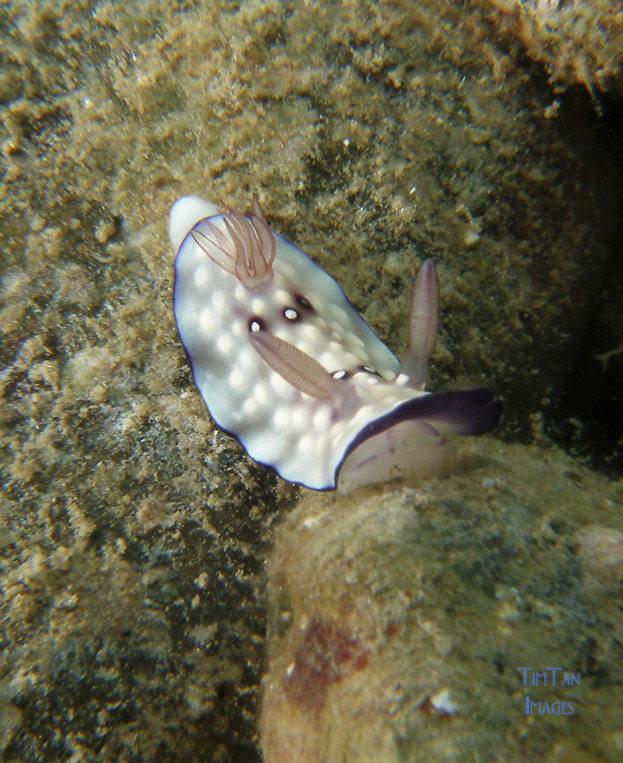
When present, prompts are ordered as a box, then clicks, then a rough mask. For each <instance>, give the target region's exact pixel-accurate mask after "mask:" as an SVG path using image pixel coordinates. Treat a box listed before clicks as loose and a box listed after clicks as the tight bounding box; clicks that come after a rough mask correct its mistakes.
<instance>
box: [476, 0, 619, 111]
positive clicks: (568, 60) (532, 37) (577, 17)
mask: <svg viewBox="0 0 623 763" xmlns="http://www.w3.org/2000/svg"><path fill="white" fill-rule="evenodd" d="M488 2H490V3H491V5H492V6H493V7H494V8H495V9H496V11H497V12H498V14H499V21H500V24H501V26H502V28H504V29H508V30H509V31H510V32H511V33H512V34H514V35H515V36H516V37H517V38H518V39H519V40H521V42H522V43H523V45H524V46H525V48H526V51H527V53H528V55H529V56H530V57H531V58H534V59H535V60H536V61H540V62H541V63H542V64H544V65H545V67H546V69H547V72H548V74H549V78H550V80H551V81H552V82H553V83H557V84H565V85H573V84H577V83H579V84H581V85H583V86H584V87H586V88H587V90H588V91H589V92H590V93H591V95H592V97H593V98H594V99H595V101H596V104H597V106H599V100H598V95H597V91H601V92H607V91H609V90H613V91H614V92H616V93H618V94H619V95H621V94H623V7H622V6H621V3H620V2H618V1H617V0H569V2H559V1H558V0H527V2H526V0H488Z"/></svg>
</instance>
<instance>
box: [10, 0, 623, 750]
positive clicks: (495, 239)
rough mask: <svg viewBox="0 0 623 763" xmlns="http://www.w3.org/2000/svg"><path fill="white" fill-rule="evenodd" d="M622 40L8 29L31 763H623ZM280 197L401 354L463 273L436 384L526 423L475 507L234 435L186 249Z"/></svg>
mask: <svg viewBox="0 0 623 763" xmlns="http://www.w3.org/2000/svg"><path fill="white" fill-rule="evenodd" d="M622 29H623V11H622V10H621V6H620V3H614V2H601V1H599V2H591V3H588V2H581V1H580V0H574V1H573V2H564V3H562V2H561V3H556V2H519V1H518V0H517V2H515V1H514V0H503V1H502V0H495V1H492V2H487V1H486V0H480V1H478V0H474V1H473V2H472V1H467V0H466V1H465V2H461V1H459V0H455V1H454V2H450V0H434V1H433V0H417V1H414V0H395V1H392V2H381V0H376V1H372V0H370V1H368V2H367V1H363V2H354V1H352V2H351V1H350V0H342V1H341V2H333V1H331V0H325V1H324V2H316V3H313V2H307V1H305V0H296V1H294V2H286V3H284V2H276V0H275V1H271V0H262V1H261V2H260V1H254V0H249V1H244V2H224V1H223V2H218V1H217V0H214V1H213V2H210V1H209V0H204V1H203V2H200V1H198V2H190V1H189V2H164V1H163V0H162V1H160V0H129V1H128V2H124V3H118V2H94V1H90V2H85V1H82V0H78V1H77V2H71V3H68V2H64V1H63V0H49V1H48V0H39V1H37V2H34V1H33V2H26V3H25V2H20V3H18V2H5V3H3V4H2V5H1V6H0V40H1V41H2V44H1V45H0V61H1V63H0V114H1V119H0V145H1V148H2V151H1V152H0V162H1V165H2V167H1V175H0V177H1V181H0V199H1V208H0V241H1V252H2V254H1V256H0V360H1V371H0V447H1V456H0V468H1V470H2V475H1V479H2V494H1V496H0V500H1V503H0V565H1V567H0V594H1V596H0V650H1V663H0V664H1V666H2V670H1V672H0V756H1V759H2V760H6V761H35V760H37V761H52V760H74V761H83V760H85V761H89V760H111V761H112V760H115V761H156V760H157V761H190V760H208V761H230V760H232V761H259V760H261V759H262V757H263V758H264V759H265V760H266V761H278V760H294V759H296V760H310V761H319V760H339V759H344V760H348V761H355V760H356V761H363V760H371V761H375V760H379V761H380V760H383V761H392V760H404V761H417V760H425V759H426V760H430V759H434V760H474V759H504V760H512V759H518V758H519V757H520V756H523V757H525V758H527V759H531V760H552V761H553V760H620V759H621V755H622V754H623V732H622V731H621V728H620V708H621V706H622V701H623V696H622V695H623V691H622V685H623V650H622V643H623V621H622V620H623V618H622V609H621V601H622V596H623V517H622V514H621V508H622V504H623V484H622V483H621V478H622V469H623V394H622V389H623V352H622V351H621V346H622V344H623V318H622V316H623V257H622V254H623V252H622V238H623V228H622V224H621V220H622V219H623V215H622V212H623V193H622V187H623V186H622V179H623V177H622V176H623V161H622V159H623V156H622V154H623V142H622V140H621V137H622V132H623V107H622V101H621V97H622V95H623V45H622V44H621V42H622V40H623V33H622ZM254 193H256V194H257V195H258V197H259V199H260V201H261V204H262V206H263V208H264V210H265V212H266V214H267V217H268V219H269V221H270V224H271V226H272V227H273V228H274V229H275V230H276V231H278V232H279V233H281V234H282V235H284V236H285V237H286V238H288V239H289V240H290V241H293V242H294V243H296V244H297V246H300V247H301V249H303V250H304V251H305V252H307V253H308V254H309V255H310V256H311V257H312V258H313V259H314V261H316V262H317V263H318V264H319V265H320V266H321V267H322V268H323V269H324V270H326V271H327V272H329V273H330V274H331V275H332V276H333V277H334V278H335V279H336V280H337V281H338V282H339V283H340V285H341V286H342V288H343V289H344V291H345V293H346V295H347V297H348V298H349V300H350V301H351V302H352V304H353V305H354V307H355V308H356V309H357V310H358V311H359V313H360V314H361V315H362V317H363V318H364V319H365V320H366V321H367V322H368V323H369V325H370V326H371V327H372V328H373V329H374V331H375V332H376V333H377V334H378V336H379V337H380V338H381V339H382V340H383V342H385V343H386V344H387V345H388V346H389V347H390V348H391V349H392V350H393V351H394V352H396V353H397V354H398V355H400V354H401V352H402V350H403V349H404V347H405V346H406V341H407V337H406V320H405V316H406V314H407V312H408V305H409V299H410V292H411V284H412V281H413V275H414V272H415V271H416V269H417V266H418V265H420V264H421V263H422V262H423V261H424V260H425V259H426V258H427V257H432V258H433V259H434V260H435V263H436V266H437V269H438V272H439V277H440V284H441V304H442V318H441V333H440V338H439V342H438V346H437V351H436V353H435V355H434V356H433V358H432V361H431V382H430V387H431V389H434V390H441V389H457V388H460V387H466V386H486V387H489V388H490V389H492V390H494V392H495V393H496V394H497V395H499V396H501V397H502V398H503V404H504V414H503V420H502V422H501V424H500V426H499V427H498V429H497V430H496V432H495V433H494V434H493V435H492V436H487V437H483V438H478V439H475V440H473V441H470V442H469V443H467V442H462V441H461V442H459V443H458V445H457V449H458V455H457V459H456V463H455V465H454V467H453V468H452V469H451V470H450V472H449V474H448V475H447V476H445V477H444V478H442V479H436V480H430V481H428V482H425V483H423V484H420V485H413V484H408V483H407V484H399V483H392V484H388V485H381V486H372V487H368V488H364V489H362V490H360V491H358V492H356V493H353V494H349V495H336V494H334V493H327V494H314V493H312V492H311V491H307V490H304V489H300V488H297V487H295V486H293V485H290V484H287V483H285V482H283V481H281V480H280V479H278V478H277V477H276V476H275V475H274V474H273V473H272V472H271V471H269V470H267V469H264V468H262V467H260V466H258V465H257V464H255V463H253V462H251V461H250V460H249V459H248V458H247V457H246V456H245V454H244V452H243V451H242V449H241V448H240V446H239V445H238V444H237V443H236V441H235V440H233V439H232V438H231V437H229V436H227V435H226V434H224V433H222V432H220V431H219V430H218V429H217V428H216V427H215V426H214V424H213V422H212V421H211V419H210V417H209V415H208V413H207V412H206V410H205V408H204V405H203V402H202V400H201V398H200V396H199V394H198V392H197V391H196V389H195V387H194V384H193V381H192V377H191V373H190V370H189V367H188V364H187V361H186V357H185V355H184V351H183V348H182V346H181V344H180V342H179V339H178V337H177V332H176V329H175V322H174V318H173V310H172V282H173V257H174V253H173V252H171V250H170V246H169V243H168V237H167V215H168V211H169V208H170V206H171V204H172V203H173V202H174V201H175V200H176V199H177V198H178V197H180V196H182V195H186V194H195V195H199V196H203V197H205V198H208V199H210V200H211V201H213V202H214V203H216V204H217V205H219V206H220V207H222V208H223V209H229V208H233V209H238V210H241V211H244V210H246V209H248V208H249V206H250V201H251V198H252V196H253V194H254ZM527 667H530V668H531V670H533V671H534V672H533V673H525V672H524V673H522V672H521V671H520V670H518V668H527ZM550 667H560V668H561V672H560V673H558V674H556V673H555V672H554V673H552V672H551V671H548V668H550ZM534 673H538V674H539V675H541V676H543V675H544V676H545V679H544V678H542V677H541V678H540V679H537V683H536V684H535V683H534V678H533V676H534ZM564 676H567V677H568V681H567V682H566V683H565V684H563V683H562V681H563V678H564ZM556 678H558V680H557V681H556V683H553V682H552V681H553V680H556ZM524 679H525V683H524ZM530 702H532V703H536V704H533V705H530ZM556 703H558V704H556ZM537 705H538V707H537ZM546 705H547V711H546V710H545V706H546ZM554 706H555V707H556V708H557V711H556V710H552V707H554ZM570 709H572V710H573V712H570Z"/></svg>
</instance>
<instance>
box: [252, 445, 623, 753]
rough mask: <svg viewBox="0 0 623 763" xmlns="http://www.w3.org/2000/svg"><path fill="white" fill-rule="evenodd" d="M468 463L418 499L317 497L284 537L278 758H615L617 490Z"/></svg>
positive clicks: (517, 456)
mask: <svg viewBox="0 0 623 763" xmlns="http://www.w3.org/2000/svg"><path fill="white" fill-rule="evenodd" d="M470 450H471V455H465V456H464V458H463V461H462V463H460V464H458V465H457V467H456V469H455V474H454V476H452V477H450V478H448V479H446V480H435V481H432V482H429V483H426V484H424V485H422V486H420V487H419V488H413V487H406V486H405V487H400V486H392V485H386V486H383V487H378V488H376V489H368V490H362V491H359V492H354V493H352V494H350V495H347V496H336V495H330V496H311V495H310V496H307V498H306V499H304V500H303V501H301V503H300V504H299V506H298V507H297V509H296V510H295V511H294V512H292V513H291V514H290V515H289V516H288V519H287V520H286V522H285V523H284V525H283V526H282V527H281V528H279V530H278V532H277V534H276V537H275V550H274V552H273V555H272V558H271V561H270V567H269V588H268V592H269V600H270V617H269V634H268V639H269V641H268V644H269V659H270V665H269V670H268V673H267V676H266V677H265V682H264V699H263V709H262V718H261V734H262V749H263V751H264V755H265V760H266V763H275V762H276V761H280V762H281V761H292V760H297V761H310V763H311V761H314V763H319V762H320V761H334V760H345V761H349V762H351V763H352V762H353V761H383V762H384V763H391V762H392V761H412V762H414V761H428V760H439V761H441V760H445V761H453V760H474V759H487V758H496V759H504V760H518V759H520V758H522V757H524V756H526V755H527V756H528V757H530V758H531V759H533V760H560V759H568V760H579V759H582V760H584V759H591V760H612V761H614V760H617V759H619V758H620V754H621V743H622V739H621V735H620V719H619V715H620V708H621V703H622V702H623V689H622V679H623V667H622V666H623V659H622V658H623V653H622V651H621V644H622V639H623V618H622V617H621V610H620V597H621V595H622V594H623V568H622V566H621V565H622V564H623V547H622V545H621V538H622V537H623V535H621V530H620V528H621V527H623V517H622V515H621V508H622V500H623V492H622V487H621V484H620V483H618V484H617V483H611V482H608V481H607V480H605V479H603V478H601V479H600V478H597V477H595V476H594V475H592V474H591V473H590V472H588V471H587V470H585V469H582V468H578V467H577V465H576V464H574V463H573V461H571V460H570V459H568V458H567V457H565V456H563V455H562V454H560V453H556V452H554V451H538V450H537V449H534V450H532V449H528V448H523V447H506V446H504V447H500V446H499V444H498V443H496V442H495V441H492V440H488V441H484V440H481V441H480V442H478V444H477V445H476V446H472V447H471V449H470ZM466 451H467V449H464V452H466ZM587 517H590V522H591V523H592V524H591V525H590V526H585V523H586V521H587ZM617 528H618V529H617ZM546 703H547V706H546ZM584 755H588V757H584Z"/></svg>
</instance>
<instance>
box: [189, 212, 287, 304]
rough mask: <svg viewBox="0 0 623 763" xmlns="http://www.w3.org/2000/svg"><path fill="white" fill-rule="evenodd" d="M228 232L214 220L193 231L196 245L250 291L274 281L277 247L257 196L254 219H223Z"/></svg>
mask: <svg viewBox="0 0 623 763" xmlns="http://www.w3.org/2000/svg"><path fill="white" fill-rule="evenodd" d="M221 219H222V222H223V224H224V227H225V231H226V233H223V231H221V230H220V229H219V227H218V226H217V225H216V224H215V223H213V222H211V221H210V220H204V221H203V224H202V226H201V227H197V228H195V229H194V230H193V231H191V236H192V237H193V239H194V241H195V243H196V244H197V245H198V246H200V247H201V249H203V251H204V252H205V253H206V254H207V255H208V257H209V258H210V259H211V260H212V261H213V262H214V263H216V264H217V265H219V266H220V267H221V268H223V270H225V271H227V272H228V273H230V274H231V275H234V276H236V278H237V279H238V280H239V281H240V282H241V283H242V284H243V285H244V286H246V287H247V288H249V289H252V288H255V287H256V286H260V285H261V284H263V283H266V281H268V280H270V278H271V277H272V274H273V270H272V264H273V260H274V259H275V254H276V251H277V245H276V242H275V237H274V236H273V232H272V231H271V229H270V227H269V225H268V223H267V222H266V218H265V217H264V213H263V212H262V208H261V206H260V203H259V201H258V199H257V197H254V198H253V213H252V215H251V217H250V218H248V217H245V216H244V215H241V214H239V213H238V212H233V211H231V212H228V213H227V214H224V215H222V216H221Z"/></svg>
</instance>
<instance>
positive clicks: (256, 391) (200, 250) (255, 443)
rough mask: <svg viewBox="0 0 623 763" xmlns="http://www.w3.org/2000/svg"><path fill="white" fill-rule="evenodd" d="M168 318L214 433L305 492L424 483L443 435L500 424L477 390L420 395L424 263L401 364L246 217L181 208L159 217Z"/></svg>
mask: <svg viewBox="0 0 623 763" xmlns="http://www.w3.org/2000/svg"><path fill="white" fill-rule="evenodd" d="M169 235H170V238H171V243H172V245H173V248H174V249H175V250H176V252H177V255H176V259H175V285H174V312H175V319H176V322H177V327H178V331H179V334H180V337H181V340H182V343H183V345H184V349H185V350H186V353H187V355H188V359H189V361H190V365H191V369H192V373H193V376H194V379H195V382H196V384H197V386H198V388H199V391H200V392H201V395H202V396H203V399H204V400H205V402H206V405H207V406H208V409H209V411H210V413H211V415H212V417H213V418H214V420H215V421H216V423H217V424H218V425H219V426H220V427H222V428H223V429H224V430H226V431H227V432H229V433H231V434H232V435H234V436H235V437H236V438H237V439H238V440H239V441H240V443H241V444H242V445H243V447H244V448H245V449H246V451H247V453H248V454H249V456H250V457H251V458H253V459H255V460H256V461H258V462H259V463H262V464H265V465H267V466H270V467H272V468H273V469H274V470H275V471H276V472H277V473H278V474H279V475H280V476H281V477H283V479H286V480H289V481H290V482H296V483H300V484H301V485H305V486H307V487H309V488H313V489H315V490H331V489H334V488H335V487H336V485H337V483H338V480H339V482H340V486H343V485H347V486H348V485H354V484H365V483H368V482H376V481H380V480H384V479H392V478H394V477H396V476H409V475H421V474H423V473H428V472H430V471H435V470H436V469H438V468H439V466H440V464H441V463H442V462H443V461H444V459H445V457H446V454H447V452H448V449H449V445H448V442H447V440H446V437H447V436H448V435H451V434H479V433H481V432H484V431H487V430H488V429H490V428H492V427H493V426H494V425H495V424H496V422H497V421H498V419H499V416H500V410H501V406H500V402H499V400H497V399H495V398H494V397H493V395H492V394H491V393H490V392H489V391H488V390H483V389H473V390H459V391H456V392H442V393H437V394H431V393H430V392H427V391H425V389H424V386H425V381H426V369H427V365H428V360H429V358H430V356H431V355H432V353H433V351H434V348H435V343H436V340H437V332H438V326H439V285H438V282H437V274H436V271H435V266H434V264H433V262H432V260H426V261H425V262H424V264H423V265H422V267H421V269H420V271H419V273H418V276H417V278H416V281H415V285H414V288H413V295H412V300H411V312H410V318H409V349H408V352H407V355H406V357H405V359H404V360H403V362H402V364H399V363H398V360H397V359H396V357H395V356H394V355H393V353H392V352H391V351H390V350H389V349H388V348H387V347H386V346H385V345H384V344H383V343H382V342H381V341H380V340H379V339H378V338H377V337H376V336H375V335H374V334H373V332H372V331H371V330H370V328H369V327H368V325H367V324H366V323H365V322H364V321H363V320H362V319H361V317H360V316H359V315H358V314H357V313H356V311H355V310H354V309H353V307H352V305H351V304H350V303H349V302H348V300H347V299H346V297H345V296H344V294H343V292H342V290H341V289H340V288H339V286H338V285H337V283H336V282H335V281H334V280H333V279H332V278H331V277H330V276H329V275H327V273H325V272H324V271H323V270H321V269H320V268H319V267H318V266H317V265H316V264H315V263H314V262H313V261H312V260H310V259H309V257H307V255H305V254H304V253H303V252H302V251H301V250H300V249H297V247H295V246H294V245H293V244H290V243H289V242H288V241H286V240H285V239H284V238H282V237H281V236H279V235H278V234H276V233H274V232H273V231H272V230H271V229H270V227H269V225H268V223H267V222H266V219H265V217H264V214H263V212H262V210H261V207H260V205H259V202H258V201H257V199H256V198H254V200H253V207H252V211H251V214H250V215H249V216H248V217H246V216H244V215H240V214H238V213H236V212H228V213H221V212H219V211H218V209H217V208H216V207H215V206H214V205H213V204H211V203H210V202H207V201H203V200H202V199H198V198H196V197H192V196H188V197H185V198H183V199H180V200H179V201H177V202H176V203H175V204H174V205H173V208H172V209H171V216H170V221H169Z"/></svg>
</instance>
